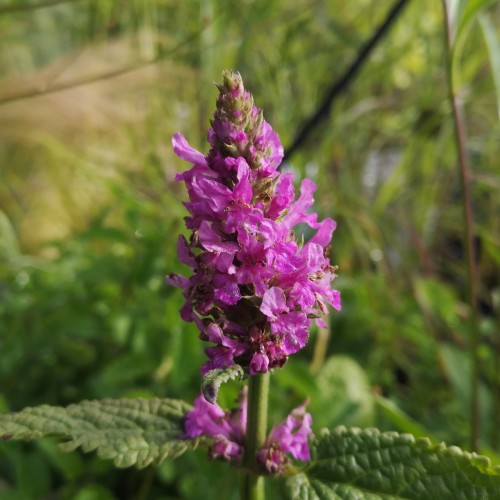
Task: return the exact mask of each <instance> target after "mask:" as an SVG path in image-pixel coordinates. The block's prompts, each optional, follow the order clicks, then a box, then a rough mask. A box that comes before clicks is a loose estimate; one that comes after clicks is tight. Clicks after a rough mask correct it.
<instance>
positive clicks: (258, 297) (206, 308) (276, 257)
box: [167, 72, 340, 375]
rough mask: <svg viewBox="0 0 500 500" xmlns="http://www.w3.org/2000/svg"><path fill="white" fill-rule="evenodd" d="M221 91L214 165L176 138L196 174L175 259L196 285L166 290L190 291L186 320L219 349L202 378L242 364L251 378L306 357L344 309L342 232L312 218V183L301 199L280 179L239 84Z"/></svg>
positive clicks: (172, 278)
mask: <svg viewBox="0 0 500 500" xmlns="http://www.w3.org/2000/svg"><path fill="white" fill-rule="evenodd" d="M219 90H220V95H219V98H218V100H217V109H216V111H215V114H214V119H213V121H212V128H211V129H210V130H209V132H208V141H209V143H210V145H211V149H210V151H209V153H208V155H207V156H204V155H203V154H202V153H200V152H199V151H196V150H195V149H193V148H192V147H191V146H189V144H188V143H187V141H186V139H185V138H184V137H183V136H182V135H181V134H176V135H175V136H174V137H173V141H172V142H173V148H174V151H175V153H176V154H177V155H178V156H179V157H180V158H182V159H183V160H186V161H187V162H189V163H190V164H191V165H192V167H191V168H190V170H188V171H186V172H184V173H182V174H178V175H177V177H176V178H177V180H179V181H183V182H184V183H185V185H186V188H187V192H188V195H189V201H188V202H186V203H185V206H186V208H187V210H188V212H189V216H188V217H186V226H187V228H188V229H190V230H191V235H190V237H189V240H187V239H186V238H184V237H183V236H181V237H180V238H179V242H178V254H179V260H180V261H181V262H183V263H184V264H187V265H188V266H189V267H190V268H191V269H192V275H191V276H190V277H189V278H186V277H183V276H180V275H177V274H171V275H169V276H168V277H167V281H168V282H169V283H170V284H172V285H175V286H178V287H180V288H182V289H183V293H184V297H185V299H186V302H185V304H184V306H183V307H182V309H181V316H182V318H183V319H184V320H186V321H194V322H196V324H197V325H198V328H199V330H200V334H201V338H202V339H203V340H206V341H208V342H211V343H212V346H211V347H208V348H207V349H206V351H205V352H206V354H207V356H208V361H207V362H206V363H205V364H204V365H203V367H202V370H201V371H202V373H206V372H208V371H210V370H212V369H215V368H225V367H228V366H231V365H232V364H235V363H237V364H239V365H241V366H242V367H243V368H245V369H247V370H248V371H249V372H250V374H251V375H253V374H256V373H263V372H267V371H269V370H270V369H272V368H275V367H279V366H282V365H283V364H284V363H286V361H287V358H288V356H289V355H290V354H293V353H296V352H297V351H299V350H300V349H302V348H303V347H304V346H305V345H306V344H307V341H308V338H309V329H310V326H311V322H312V320H313V319H314V320H316V322H317V323H318V324H319V325H321V326H324V321H323V319H322V318H323V317H324V315H326V314H327V312H328V309H327V305H328V304H330V305H331V306H333V307H334V308H335V309H338V310H339V309H340V294H339V292H338V291H337V290H333V289H332V287H331V282H332V280H333V279H334V278H335V274H334V271H335V269H334V268H333V267H332V266H331V265H330V260H329V258H328V250H327V248H328V245H329V243H330V240H331V238H332V233H333V231H334V229H335V222H334V221H333V220H332V219H329V218H327V219H324V220H323V221H321V222H319V221H318V217H317V215H316V214H315V213H310V212H308V210H309V209H310V208H311V206H312V204H313V202H314V199H313V194H314V191H315V189H316V186H315V185H314V183H313V182H312V181H310V180H309V179H305V180H304V181H303V182H302V185H301V187H300V195H299V197H298V199H295V190H294V187H293V175H292V174H291V173H286V174H280V172H279V171H278V167H279V165H280V163H281V160H282V159H283V147H282V146H281V143H280V140H279V137H278V135H277V134H276V133H275V132H274V131H273V129H272V128H271V126H270V125H269V124H268V123H267V122H266V121H265V120H264V119H263V116H262V112H261V111H260V110H259V109H258V108H257V107H255V106H254V104H253V99H252V96H251V95H250V94H249V93H248V92H247V91H245V89H244V88H243V84H242V81H241V77H240V76H239V74H237V73H231V72H226V73H224V75H223V83H222V84H221V85H220V86H219ZM298 224H305V225H307V226H309V227H310V228H311V229H312V230H314V231H315V233H314V235H313V236H312V238H311V239H310V240H309V241H307V242H306V243H305V244H303V243H301V242H299V241H297V240H296V239H295V233H294V231H295V228H296V227H297V225H298Z"/></svg>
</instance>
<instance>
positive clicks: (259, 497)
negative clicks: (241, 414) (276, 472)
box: [241, 372, 269, 500]
mask: <svg viewBox="0 0 500 500" xmlns="http://www.w3.org/2000/svg"><path fill="white" fill-rule="evenodd" d="M268 396H269V372H268V373H261V374H258V375H254V376H253V377H250V381H249V384H248V417H247V418H248V420H247V433H246V437H245V459H244V464H243V465H244V468H245V470H244V472H243V477H242V480H241V499H242V500H264V498H265V492H264V478H263V476H261V475H260V472H259V468H258V464H257V458H256V453H257V451H258V450H259V448H260V447H261V446H262V445H263V444H264V442H265V440H266V434H267V400H268Z"/></svg>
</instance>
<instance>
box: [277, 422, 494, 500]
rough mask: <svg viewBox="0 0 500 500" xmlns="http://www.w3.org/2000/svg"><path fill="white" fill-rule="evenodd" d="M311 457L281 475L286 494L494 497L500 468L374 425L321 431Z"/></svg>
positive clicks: (313, 499)
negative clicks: (295, 469)
mask: <svg viewBox="0 0 500 500" xmlns="http://www.w3.org/2000/svg"><path fill="white" fill-rule="evenodd" d="M311 452H312V457H313V459H312V461H311V463H310V464H309V465H308V466H307V467H306V468H305V469H304V470H303V471H302V472H300V473H298V474H296V475H294V476H290V477H289V478H287V480H286V487H287V492H288V498H291V499H296V500H299V499H300V500H320V499H321V500H330V499H332V500H333V499H357V500H364V499H366V500H368V499H370V500H375V499H389V498H390V499H392V500H394V499H422V500H428V499H431V498H432V499H434V498H435V499H440V500H446V499H450V500H460V499H462V500H470V499H483V498H484V499H487V498H492V499H493V498H500V468H499V467H496V468H493V467H491V466H490V462H489V460H488V459H487V458H486V457H481V456H478V455H476V454H475V453H466V452H464V451H462V450H460V449H459V448H457V447H446V446H445V445H444V444H438V445H433V444H431V442H430V440H429V439H427V438H419V439H416V438H414V437H413V436H411V435H409V434H398V433H396V432H386V433H381V432H380V431H378V430H376V429H366V430H361V429H355V428H353V429H347V428H345V427H339V428H337V429H335V430H334V431H328V430H326V429H325V430H324V431H322V432H321V434H320V435H319V437H318V438H316V439H315V442H313V443H312V447H311Z"/></svg>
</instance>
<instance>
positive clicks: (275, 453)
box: [257, 402, 312, 474]
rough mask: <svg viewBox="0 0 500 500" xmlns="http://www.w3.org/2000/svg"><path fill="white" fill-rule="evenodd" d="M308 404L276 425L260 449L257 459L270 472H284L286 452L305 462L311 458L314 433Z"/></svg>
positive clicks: (296, 409)
mask: <svg viewBox="0 0 500 500" xmlns="http://www.w3.org/2000/svg"><path fill="white" fill-rule="evenodd" d="M306 404H307V402H306V403H304V404H303V405H302V406H299V407H298V408H295V410H293V411H292V413H291V414H290V415H288V417H287V418H286V420H285V421H284V422H283V423H281V424H279V425H277V426H274V427H273V428H272V430H271V432H270V434H269V437H268V438H267V440H266V443H265V445H264V446H263V448H262V449H261V450H259V452H258V454H257V459H258V461H259V462H260V463H261V464H262V465H263V466H264V468H265V469H266V470H267V471H268V472H270V473H274V474H279V473H282V472H284V467H285V466H286V464H287V463H288V458H287V456H286V453H289V454H290V455H292V457H293V458H295V459H297V460H302V461H304V462H307V461H309V460H310V459H311V456H310V453H309V443H308V438H309V435H310V434H311V433H312V430H311V424H312V417H311V415H310V414H309V413H306Z"/></svg>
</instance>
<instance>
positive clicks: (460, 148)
mask: <svg viewBox="0 0 500 500" xmlns="http://www.w3.org/2000/svg"><path fill="white" fill-rule="evenodd" d="M448 1H449V0H443V6H444V24H445V33H446V44H445V45H446V49H445V50H446V58H447V61H446V66H447V69H448V92H449V97H450V103H451V106H452V110H453V122H454V126H455V143H456V146H457V153H458V164H459V170H460V180H461V184H462V197H463V208H464V239H465V251H466V258H467V299H468V300H467V301H468V303H469V310H470V316H469V325H470V334H471V337H470V355H471V361H472V378H471V394H472V397H471V407H470V410H471V420H470V424H471V430H470V442H471V449H472V451H475V450H477V447H478V441H479V422H480V413H479V374H480V359H479V324H478V311H477V301H476V299H477V290H478V285H477V277H478V274H477V269H476V256H475V251H474V218H473V212H472V196H471V192H470V177H471V168H470V165H469V159H468V156H467V151H466V146H465V144H466V131H465V118H464V113H463V106H462V102H461V99H459V97H458V95H457V92H456V90H455V85H454V81H453V46H454V43H455V42H456V40H455V37H456V34H454V33H453V26H452V19H451V13H450V10H449V8H448V7H449V6H448ZM455 30H456V27H455Z"/></svg>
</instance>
